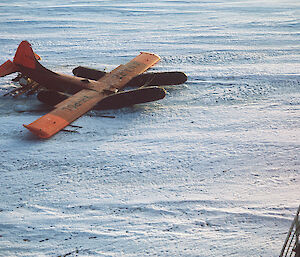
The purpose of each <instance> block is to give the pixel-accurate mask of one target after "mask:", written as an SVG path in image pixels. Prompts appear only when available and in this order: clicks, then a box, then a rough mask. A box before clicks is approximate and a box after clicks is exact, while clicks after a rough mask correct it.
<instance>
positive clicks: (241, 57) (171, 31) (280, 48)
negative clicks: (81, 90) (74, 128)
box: [0, 0, 300, 256]
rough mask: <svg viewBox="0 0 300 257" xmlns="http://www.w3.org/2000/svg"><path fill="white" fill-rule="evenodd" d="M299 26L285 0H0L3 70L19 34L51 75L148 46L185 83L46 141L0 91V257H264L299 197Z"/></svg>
mask: <svg viewBox="0 0 300 257" xmlns="http://www.w3.org/2000/svg"><path fill="white" fill-rule="evenodd" d="M299 17H300V3H299V1H298V0H288V1H273V0H272V1H271V0H269V1H268V0H259V1H255V0H245V1H234V0H217V1H167V0H158V1H155V3H153V2H152V1H146V0H143V1H126V2H125V1H109V0H106V1H96V0H92V1H79V0H73V1H68V2H66V3H62V2H61V1H55V0H50V1H47V2H46V1H41V0H36V1H30V2H29V1H24V0H23V1H22V0H17V1H6V0H2V1H1V3H0V44H1V48H0V62H1V63H3V62H4V61H6V60H7V59H11V58H13V55H14V52H15V50H16V48H17V46H18V44H19V43H20V42H21V41H22V40H24V39H27V40H29V41H30V42H31V43H32V46H33V48H34V50H35V51H36V52H37V53H38V54H39V55H41V56H42V58H43V60H42V63H43V64H44V65H45V66H46V67H48V68H50V69H53V70H55V71H60V72H65V73H69V74H70V72H71V70H72V68H74V67H76V66H77V65H84V66H90V67H94V68H98V69H104V68H106V69H107V70H111V69H112V68H114V67H115V66H117V65H118V64H120V63H126V62H127V61H129V60H130V59H131V58H132V57H134V56H135V55H137V54H138V53H139V51H151V52H154V53H157V54H159V55H160V56H161V57H162V61H161V62H160V63H159V64H158V65H157V66H156V67H155V68H154V70H157V71H165V70H180V71H184V72H186V73H187V75H188V76H189V80H188V82H187V83H186V84H184V85H182V86H174V87H168V88H167V90H168V92H169V94H168V95H167V97H166V98H165V99H164V100H162V101H159V102H156V103H149V104H144V105H140V106H134V107H132V108H126V109H122V110H117V111H106V112H95V111H93V112H90V113H89V114H87V115H85V116H84V117H82V118H80V119H79V120H77V121H76V122H75V123H74V124H76V125H80V126H82V127H83V128H82V129H80V130H79V132H80V133H77V134H73V133H72V134H70V133H64V132H61V133H59V134H57V135H56V136H54V137H53V138H51V139H49V140H39V139H37V138H35V137H34V136H32V135H31V134H30V133H29V132H28V131H26V129H24V128H23V127H22V124H24V123H25V124H28V123H30V122H32V121H34V120H35V119H37V118H38V117H40V116H41V115H43V114H44V113H45V111H44V110H43V108H42V107H41V106H40V105H39V104H38V103H37V100H36V99H35V98H34V97H30V98H25V97H21V98H17V99H12V98H7V97H5V98H4V97H1V98H0V123H1V131H0V175H1V176H0V256H59V255H61V256H63V255H67V256H148V255H150V256H278V255H279V253H280V250H281V247H282V244H283V241H284V239H285V236H286V233H287V231H288V229H289V226H290V224H291V221H292V219H293V215H294V214H295V212H296V209H297V207H298V205H299V203H300V191H299V188H300V187H299V186H300V177H299V159H300V158H299V143H300V139H299V138H300V130H299V127H300V120H299V114H300V100H299V99H300V98H299V97H300V61H299V60H300V44H299V42H300V34H299V31H300V19H299ZM12 77H13V76H10V77H6V78H1V79H0V89H1V92H0V93H1V95H3V94H4V93H5V92H7V90H10V89H11V87H12V84H11V82H10V79H11V78H12ZM20 110H23V111H24V110H28V111H27V112H20ZM30 110H37V111H34V112H31V111H30ZM102 114H109V115H114V116H115V117H116V118H115V119H108V118H102V117H101V115H102Z"/></svg>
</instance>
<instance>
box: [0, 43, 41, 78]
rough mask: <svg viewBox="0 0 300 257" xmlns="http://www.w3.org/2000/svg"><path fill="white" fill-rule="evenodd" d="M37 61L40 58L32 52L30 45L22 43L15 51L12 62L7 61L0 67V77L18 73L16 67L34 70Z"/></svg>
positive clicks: (18, 69)
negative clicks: (20, 66)
mask: <svg viewBox="0 0 300 257" xmlns="http://www.w3.org/2000/svg"><path fill="white" fill-rule="evenodd" d="M37 60H41V57H40V56H39V55H37V54H36V53H34V52H33V51H32V48H31V45H30V44H29V43H28V42H27V41H22V42H21V44H20V45H19V47H18V49H17V51H16V54H15V57H14V60H13V62H12V61H10V60H8V61H6V62H5V63H3V64H2V65H0V77H4V76H6V75H9V74H12V73H14V72H19V71H20V68H19V67H18V65H22V66H24V67H26V68H31V69H35V68H36V67H37V63H38V62H37Z"/></svg>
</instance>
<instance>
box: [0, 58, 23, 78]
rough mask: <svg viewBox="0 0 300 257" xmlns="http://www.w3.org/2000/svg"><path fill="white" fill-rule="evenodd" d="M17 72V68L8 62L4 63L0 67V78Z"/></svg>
mask: <svg viewBox="0 0 300 257" xmlns="http://www.w3.org/2000/svg"><path fill="white" fill-rule="evenodd" d="M17 71H19V69H18V67H17V66H16V65H14V63H13V62H12V61H10V60H8V61H6V62H5V63H3V64H2V65H1V66H0V77H4V76H6V75H9V74H12V73H14V72H17Z"/></svg>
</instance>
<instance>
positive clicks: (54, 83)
mask: <svg viewBox="0 0 300 257" xmlns="http://www.w3.org/2000/svg"><path fill="white" fill-rule="evenodd" d="M37 59H39V56H38V55H37V54H35V53H34V52H33V50H32V48H31V45H30V44H29V43H28V42H27V41H22V42H21V43H20V45H19V47H18V49H17V51H16V54H15V57H14V59H13V61H10V60H8V61H7V62H5V63H4V64H3V65H1V66H0V77H2V76H5V75H8V74H11V73H13V72H16V71H19V72H21V73H22V74H23V75H25V76H27V77H29V78H31V79H32V80H34V81H36V82H37V83H39V84H41V85H43V86H44V87H46V88H48V89H50V90H53V91H64V90H65V89H66V88H72V90H76V91H78V92H77V93H75V94H74V95H73V96H70V97H69V98H67V99H65V100H63V101H62V102H60V103H58V104H57V105H56V106H55V108H54V110H52V111H51V112H49V113H48V114H46V115H44V116H42V117H41V118H39V119H37V120H36V121H34V122H32V123H30V124H28V125H24V127H25V128H27V129H29V130H30V131H31V132H32V133H34V134H35V135H37V136H38V137H40V138H49V137H51V136H53V135H55V134H56V133H57V132H59V131H60V130H62V129H63V128H65V127H66V126H68V125H69V124H70V123H72V122H73V121H74V120H76V119H78V118H79V117H81V116H82V115H83V114H85V113H86V112H88V111H89V110H91V109H92V108H93V107H94V106H95V105H97V103H98V102H99V101H101V100H102V99H104V98H106V97H108V96H110V95H112V94H115V93H116V92H117V91H119V90H120V89H122V88H123V87H124V86H125V85H126V84H127V83H128V82H129V81H130V80H132V78H134V77H136V76H137V75H139V74H141V73H143V72H144V71H146V70H147V69H149V68H150V67H151V66H153V65H154V64H156V63H157V62H158V61H159V60H160V57H159V56H157V55H155V54H152V53H146V52H141V53H140V55H138V56H137V57H135V58H134V59H132V60H131V61H130V62H128V63H127V64H125V65H120V66H118V67H117V68H116V69H114V70H113V71H111V72H110V73H107V74H105V75H104V76H103V77H101V78H100V79H99V80H91V79H86V78H81V77H76V76H69V75H63V74H58V73H55V72H53V71H50V70H48V69H46V68H45V67H43V66H42V65H41V64H40V63H39V62H38V61H37ZM160 90H162V91H161V98H163V97H164V95H165V91H164V90H163V89H160Z"/></svg>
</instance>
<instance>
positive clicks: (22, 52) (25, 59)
mask: <svg viewBox="0 0 300 257" xmlns="http://www.w3.org/2000/svg"><path fill="white" fill-rule="evenodd" d="M13 63H14V64H17V65H21V66H23V67H25V68H30V69H36V68H37V63H38V61H37V59H36V57H35V54H34V52H33V50H32V48H31V45H30V44H29V43H28V42H27V41H22V42H21V43H20V45H19V47H18V49H17V51H16V54H15V57H14V61H13Z"/></svg>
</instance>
